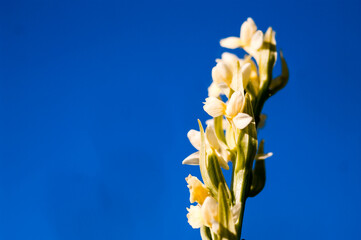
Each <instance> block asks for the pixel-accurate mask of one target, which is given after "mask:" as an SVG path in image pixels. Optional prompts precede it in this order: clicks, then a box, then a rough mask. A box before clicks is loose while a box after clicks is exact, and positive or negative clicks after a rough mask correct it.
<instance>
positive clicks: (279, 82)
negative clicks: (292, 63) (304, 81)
mask: <svg viewBox="0 0 361 240" xmlns="http://www.w3.org/2000/svg"><path fill="white" fill-rule="evenodd" d="M280 57H281V69H282V71H281V75H280V76H278V77H276V78H274V79H272V81H271V83H270V85H269V96H272V95H274V94H275V93H277V92H278V91H279V90H281V89H282V88H284V87H285V86H286V85H287V83H288V79H289V72H288V66H287V62H286V60H285V58H284V57H283V52H282V51H280Z"/></svg>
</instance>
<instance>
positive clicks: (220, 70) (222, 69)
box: [212, 60, 232, 85]
mask: <svg viewBox="0 0 361 240" xmlns="http://www.w3.org/2000/svg"><path fill="white" fill-rule="evenodd" d="M212 79H213V81H214V82H216V83H218V84H220V83H226V84H227V85H229V84H231V81H232V72H231V70H230V69H229V68H228V66H227V65H226V64H224V63H223V61H222V60H220V61H218V62H217V65H216V66H215V67H213V68H212Z"/></svg>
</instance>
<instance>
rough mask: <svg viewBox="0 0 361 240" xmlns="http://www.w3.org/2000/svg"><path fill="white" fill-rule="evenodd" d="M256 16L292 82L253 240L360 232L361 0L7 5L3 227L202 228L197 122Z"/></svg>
mask: <svg viewBox="0 0 361 240" xmlns="http://www.w3.org/2000/svg"><path fill="white" fill-rule="evenodd" d="M247 17H252V18H253V19H254V21H255V22H256V24H257V26H258V27H259V28H260V29H261V30H263V31H265V30H266V29H267V27H268V26H272V27H273V28H274V30H275V31H276V39H277V47H278V49H282V50H283V51H284V56H285V58H286V60H287V62H288V65H289V70H290V80H289V84H288V85H287V87H286V88H285V89H283V90H282V91H281V92H279V93H277V94H276V95H275V96H274V97H272V98H271V99H270V100H269V101H268V102H267V103H266V105H265V107H264V111H263V112H264V113H266V114H267V115H268V120H267V123H266V127H265V128H264V129H263V130H261V132H260V134H259V138H260V139H261V138H264V139H265V140H266V146H265V148H266V151H272V152H273V153H274V156H273V157H272V158H270V159H267V162H266V168H267V169H266V170H267V182H266V187H265V189H264V190H263V192H262V193H261V194H259V195H258V196H257V197H256V198H251V199H249V200H248V201H247V205H246V212H245V218H244V226H243V238H245V239H246V240H254V239H268V240H270V239H277V240H289V239H292V240H301V239H302V240H304V239H329V240H336V239H360V238H361V230H360V228H359V222H360V220H359V219H360V215H361V205H360V204H359V203H360V200H361V174H360V172H361V157H360V156H361V148H360V146H361V126H360V124H359V123H360V118H361V108H360V103H361V94H360V89H361V81H360V80H361V79H360V74H359V69H360V67H361V58H360V57H359V56H360V55H361V49H360V44H359V42H360V37H361V28H360V22H361V2H360V1H356V0H355V1H352V0H344V1H334V0H329V1H310V0H306V1H286V0H284V1H281V0H274V1H265V0H262V1H228V0H225V1H191V0H184V1H165V0H155V1H130V0H126V1H67V0H65V1H55V0H50V1H33V0H32V1H19V0H14V1H0V116H1V117H0V239H4V240H5V239H6V240H8V239H9V240H11V239H16V240H17V239H19V240H20V239H37V240H42V239H44V240H49V239H54V240H57V239H89V240H91V239H109V240H112V239H128V240H132V239H173V240H176V239H200V236H199V231H198V230H193V229H192V228H191V227H190V226H189V225H188V223H187V218H186V213H187V211H186V207H189V192H188V189H187V187H186V182H185V180H184V178H185V177H186V176H187V175H188V174H189V173H191V174H192V175H196V176H199V169H198V168H197V167H193V166H182V165H181V162H182V160H183V159H184V158H185V157H186V156H188V155H189V154H190V153H192V152H193V151H194V149H193V147H192V146H191V144H190V143H189V142H188V139H187V137H186V134H187V132H188V130H189V129H192V128H193V129H197V118H199V119H201V120H202V121H203V122H204V121H205V120H207V119H208V118H209V116H207V114H206V113H205V112H204V111H203V108H202V106H203V104H202V102H203V101H204V99H205V98H206V97H207V87H208V85H209V84H210V83H211V69H212V67H213V66H214V65H215V59H216V58H219V57H220V56H221V54H222V52H224V51H226V49H223V48H221V47H220V46H219V40H220V39H222V38H225V37H228V36H237V35H238V34H239V29H240V26H241V24H242V22H243V21H245V20H246V19H247ZM230 52H233V53H236V54H237V55H238V56H239V57H242V56H243V54H244V52H242V51H241V50H234V51H230ZM274 72H275V75H277V74H278V73H279V72H280V64H279V62H278V63H277V64H276V68H275V71H274Z"/></svg>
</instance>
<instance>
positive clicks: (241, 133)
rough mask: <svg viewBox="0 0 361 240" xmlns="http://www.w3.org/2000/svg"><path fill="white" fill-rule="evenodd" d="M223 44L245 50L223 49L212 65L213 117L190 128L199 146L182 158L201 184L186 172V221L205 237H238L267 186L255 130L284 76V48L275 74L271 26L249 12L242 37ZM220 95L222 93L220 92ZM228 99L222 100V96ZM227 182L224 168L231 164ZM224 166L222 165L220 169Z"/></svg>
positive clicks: (210, 99) (211, 239) (210, 107)
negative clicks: (249, 204) (251, 203)
mask: <svg viewBox="0 0 361 240" xmlns="http://www.w3.org/2000/svg"><path fill="white" fill-rule="evenodd" d="M220 44H221V46H222V47H226V48H230V49H235V48H242V49H243V50H245V51H246V52H247V53H248V54H249V55H246V56H245V57H244V58H243V59H240V58H238V57H237V56H236V55H234V54H232V53H223V54H222V58H221V59H217V60H216V62H217V64H216V66H215V67H214V68H213V69H212V79H213V82H212V84H211V86H210V87H209V88H208V98H206V100H205V102H204V107H203V108H204V110H205V111H206V112H207V113H208V114H209V115H210V116H211V117H213V119H211V120H208V121H207V122H206V125H207V126H206V129H205V130H204V128H203V125H202V123H201V121H199V120H198V124H199V131H197V130H193V129H192V130H190V131H189V132H188V135H187V136H188V138H189V140H190V142H191V144H192V145H193V146H194V147H195V148H196V149H197V150H198V151H197V152H195V153H193V154H191V155H190V156H188V157H187V158H186V159H184V161H183V164H188V165H197V166H199V168H200V173H201V176H202V180H203V182H204V184H203V183H202V182H201V181H200V180H198V178H196V177H193V176H191V175H189V176H188V177H187V178H186V181H187V183H188V188H189V190H190V202H191V203H196V205H191V207H190V208H189V209H188V214H187V217H188V222H189V224H190V225H191V226H192V227H193V228H200V230H201V237H202V239H203V240H205V239H207V240H218V239H229V240H239V239H241V232H242V224H243V216H244V212H245V204H246V200H247V198H248V197H255V196H256V195H258V194H259V193H260V192H261V191H262V189H263V188H264V186H265V181H266V171H265V159H266V158H268V157H270V156H272V155H273V154H272V153H264V140H262V141H260V143H258V138H257V131H258V130H259V129H261V128H262V127H263V126H264V122H265V115H263V114H261V112H262V108H263V105H264V104H265V102H266V101H267V100H268V99H269V98H270V97H271V96H273V95H274V94H275V93H276V92H278V91H279V90H280V89H282V88H283V87H285V85H286V84H287V82H288V77H289V73H288V68H287V63H286V61H285V59H284V58H283V54H282V52H280V56H281V65H282V74H281V75H280V76H278V77H276V78H274V79H273V76H272V72H273V68H274V65H275V63H276V60H277V51H276V39H275V32H274V31H273V29H272V28H271V27H269V28H268V30H267V31H266V32H265V33H263V32H262V31H260V30H258V29H257V26H256V24H255V23H254V21H253V20H252V19H251V18H248V19H247V21H245V22H244V23H243V24H242V26H241V34H240V37H229V38H226V39H222V40H221V42H220ZM222 95H224V97H222ZM225 98H226V99H227V101H223V99H225ZM229 162H232V179H231V184H230V187H228V185H227V182H226V179H225V177H224V176H223V171H228V170H229V169H230V167H229V165H228V163H229ZM222 168H223V170H222Z"/></svg>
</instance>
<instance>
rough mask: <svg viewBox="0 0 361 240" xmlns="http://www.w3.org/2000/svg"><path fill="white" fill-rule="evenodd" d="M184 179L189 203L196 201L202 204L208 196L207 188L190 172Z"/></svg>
mask: <svg viewBox="0 0 361 240" xmlns="http://www.w3.org/2000/svg"><path fill="white" fill-rule="evenodd" d="M186 181H187V183H188V185H187V187H188V188H189V193H190V197H189V201H190V202H191V203H194V202H197V203H199V204H201V205H202V204H203V202H204V200H205V199H206V198H207V197H208V196H209V191H208V189H207V188H206V186H205V185H204V184H203V183H202V182H201V181H199V179H198V178H197V177H194V176H192V175H190V174H189V175H188V177H186Z"/></svg>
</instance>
